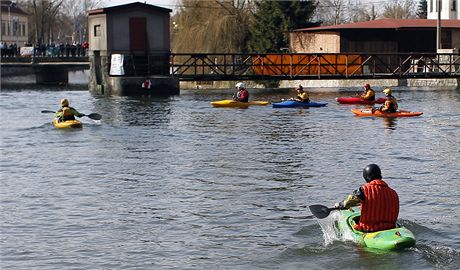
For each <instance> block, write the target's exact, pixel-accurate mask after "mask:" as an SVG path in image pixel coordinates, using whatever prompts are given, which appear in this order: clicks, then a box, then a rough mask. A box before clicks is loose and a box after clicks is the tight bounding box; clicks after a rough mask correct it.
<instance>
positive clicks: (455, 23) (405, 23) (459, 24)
mask: <svg viewBox="0 0 460 270" xmlns="http://www.w3.org/2000/svg"><path fill="white" fill-rule="evenodd" d="M437 23H438V22H437V20H426V19H380V20H374V21H367V22H357V23H349V24H340V25H330V26H317V27H310V28H302V29H295V30H293V31H298V32H307V31H323V30H343V29H402V28H436V27H437ZM441 27H442V28H460V20H441Z"/></svg>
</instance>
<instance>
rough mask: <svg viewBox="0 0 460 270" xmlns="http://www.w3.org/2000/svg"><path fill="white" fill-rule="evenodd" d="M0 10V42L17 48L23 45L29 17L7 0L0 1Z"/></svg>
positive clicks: (26, 36) (26, 37)
mask: <svg viewBox="0 0 460 270" xmlns="http://www.w3.org/2000/svg"><path fill="white" fill-rule="evenodd" d="M0 9H1V22H0V41H2V42H5V43H6V44H8V45H9V44H14V43H16V44H17V45H18V46H22V45H24V42H27V40H28V34H29V33H28V31H29V29H28V26H27V25H28V22H29V15H28V14H27V13H25V12H24V11H23V10H22V9H21V8H20V7H18V6H17V5H16V3H15V2H13V1H9V0H1V1H0Z"/></svg>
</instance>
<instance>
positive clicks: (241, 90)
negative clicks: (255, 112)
mask: <svg viewBox="0 0 460 270" xmlns="http://www.w3.org/2000/svg"><path fill="white" fill-rule="evenodd" d="M235 88H236V89H237V90H238V91H237V92H236V93H235V95H234V96H233V100H236V101H240V102H248V101H249V92H248V90H246V86H245V85H244V83H242V82H239V83H237V84H236V85H235Z"/></svg>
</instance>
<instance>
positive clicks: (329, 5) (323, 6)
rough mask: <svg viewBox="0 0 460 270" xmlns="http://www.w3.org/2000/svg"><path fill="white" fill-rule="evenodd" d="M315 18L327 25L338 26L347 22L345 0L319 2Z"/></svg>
mask: <svg viewBox="0 0 460 270" xmlns="http://www.w3.org/2000/svg"><path fill="white" fill-rule="evenodd" d="M314 18H315V19H316V20H318V21H321V22H323V24H325V25H337V24H341V23H344V22H346V15H345V0H323V1H320V2H318V5H317V7H316V14H315V16H314Z"/></svg>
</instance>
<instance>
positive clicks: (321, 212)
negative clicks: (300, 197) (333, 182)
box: [308, 204, 340, 219]
mask: <svg viewBox="0 0 460 270" xmlns="http://www.w3.org/2000/svg"><path fill="white" fill-rule="evenodd" d="M308 208H310V212H311V213H312V214H313V215H314V216H315V217H317V218H319V219H323V218H325V217H327V216H329V214H330V213H331V211H333V210H339V209H340V207H333V208H329V207H327V206H324V205H320V204H315V205H310V206H309V207H308Z"/></svg>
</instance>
